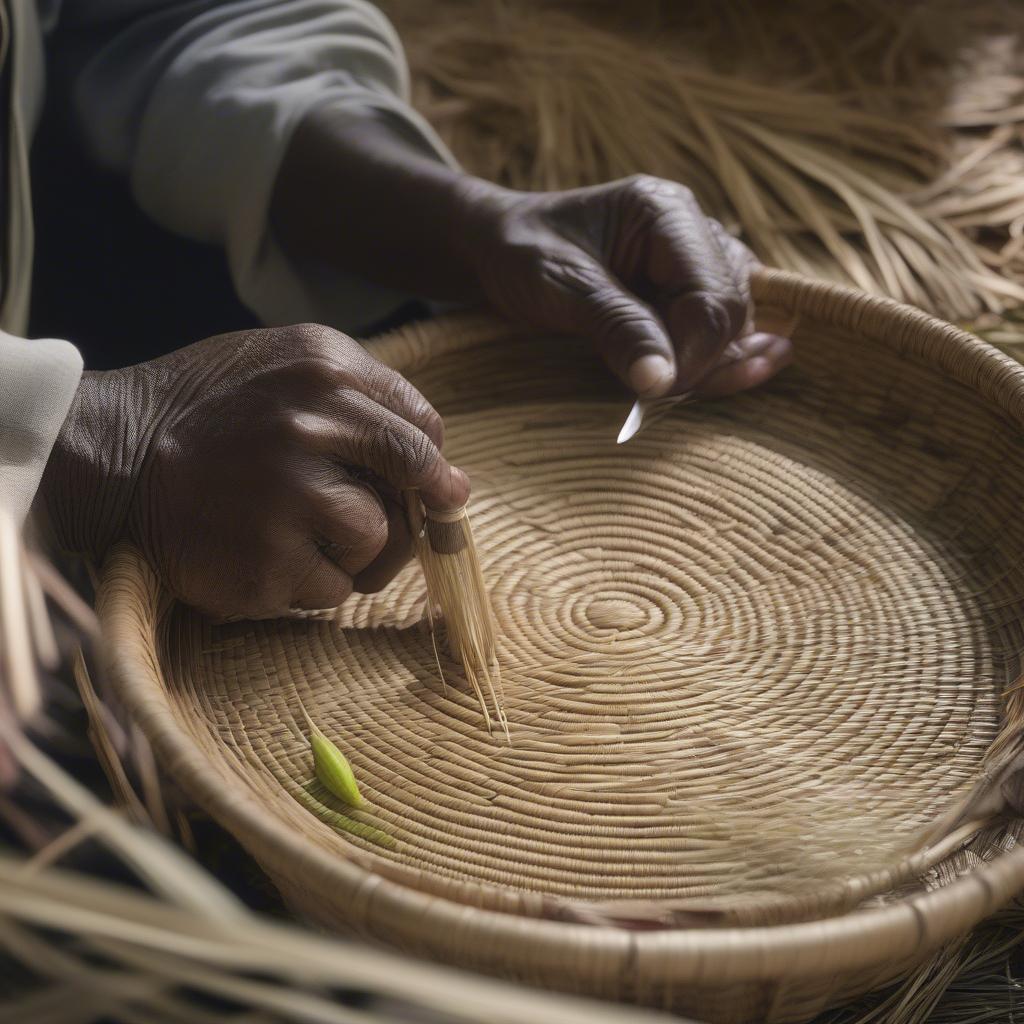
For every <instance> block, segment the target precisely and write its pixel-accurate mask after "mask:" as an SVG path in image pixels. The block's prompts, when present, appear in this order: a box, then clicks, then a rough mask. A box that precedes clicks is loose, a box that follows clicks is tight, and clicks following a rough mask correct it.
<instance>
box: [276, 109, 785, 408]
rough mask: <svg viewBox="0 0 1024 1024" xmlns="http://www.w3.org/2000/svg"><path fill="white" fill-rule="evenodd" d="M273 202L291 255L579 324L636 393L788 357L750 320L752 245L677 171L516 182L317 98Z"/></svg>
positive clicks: (540, 321) (565, 325)
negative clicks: (451, 161) (430, 150)
mask: <svg viewBox="0 0 1024 1024" xmlns="http://www.w3.org/2000/svg"><path fill="white" fill-rule="evenodd" d="M346 196H348V197H355V198H354V199H353V201H351V202H346V201H345V200H344V197H346ZM271 215H272V221H273V223H274V225H275V231H276V233H277V235H278V237H279V239H280V241H281V243H282V245H283V246H284V247H285V249H286V251H288V252H289V253H290V254H291V255H292V256H293V258H295V259H296V261H298V262H300V263H301V261H303V260H307V259H315V260H317V261H318V262H320V263H326V264H328V265H332V266H335V267H337V268H338V269H339V270H344V271H347V272H351V273H355V274H359V275H361V276H363V277H367V278H370V279H372V280H375V281H378V282H380V283H382V284H387V285H392V286H394V287H397V288H401V289H405V290H408V291H411V292H414V293H416V294H419V295H424V296H428V297H430V298H434V299H452V300H458V301H463V302H477V303H486V304H489V305H490V306H492V307H494V308H495V309H497V310H499V311H500V312H502V313H504V314H505V315H506V316H508V317H510V318H511V319H513V320H518V321H524V322H526V323H528V324H530V325H531V326H533V327H536V328H539V329H542V330H547V331H551V332H554V333H559V334H573V335H581V336H585V337H587V338H589V339H590V340H591V341H592V342H593V343H594V346H595V348H596V349H597V351H598V353H599V354H600V356H601V358H602V359H604V361H605V362H606V363H607V364H608V366H609V368H610V369H611V370H612V371H613V372H614V373H615V374H617V375H618V376H619V377H620V378H621V379H622V380H623V382H624V383H626V384H627V385H628V386H629V387H630V388H631V389H632V390H633V391H634V392H636V393H637V394H640V395H642V396H644V397H657V396H660V395H664V394H668V393H675V392H679V391H687V390H691V389H694V390H697V391H698V392H699V393H701V394H704V395H722V394H729V393H732V392H735V391H740V390H743V389H745V388H749V387H754V386H756V385H758V384H760V383H762V382H763V381H765V380H767V379H768V378H769V377H770V376H772V375H773V374H774V373H776V372H777V371H778V370H779V369H781V368H782V367H783V366H784V365H785V364H786V363H787V362H788V360H789V357H790V344H789V341H788V339H785V338H780V337H777V336H775V335H767V334H752V333H748V326H749V325H748V323H747V319H748V315H749V283H748V282H749V275H750V271H751V269H752V268H753V267H754V266H756V265H757V264H756V260H755V259H754V257H753V255H752V254H751V253H750V251H749V250H748V249H747V248H746V247H745V246H744V245H742V243H740V242H739V241H737V240H736V239H734V238H732V237H731V236H730V235H729V234H728V233H727V232H726V231H725V230H724V229H723V228H722V226H721V225H720V224H719V223H718V222H717V221H714V220H712V219H711V218H709V217H706V216H705V215H704V214H703V212H702V211H701V209H700V207H699V206H698V204H697V202H696V201H695V199H694V198H693V195H692V193H691V192H690V191H689V190H688V189H686V188H685V187H684V186H682V185H678V184H675V183H673V182H669V181H663V180H661V179H658V178H652V177H648V176H645V175H638V176H636V177H633V178H627V179H625V180H623V181H617V182H611V183H610V184H607V185H598V186H595V187H592V188H585V189H574V190H572V191H568V192H514V191H511V190H509V189H503V188H499V187H498V186H496V185H492V184H490V183H488V182H485V181H482V180H481V179H479V178H473V177H471V176H470V175H467V174H464V173H461V172H458V171H455V170H452V169H450V168H448V167H447V166H445V165H443V164H441V163H439V162H438V161H437V160H435V159H433V158H431V157H428V156H425V155H424V154H423V153H422V152H421V151H420V150H419V149H417V148H416V147H415V146H413V145H412V144H410V143H409V142H407V141H406V140H405V139H404V138H403V137H402V136H401V135H400V134H399V133H398V132H397V130H396V129H395V128H394V127H393V126H392V125H391V124H390V123H389V122H388V121H387V120H386V115H382V114H367V115H365V116H363V117H359V118H356V117H353V116H352V115H351V114H341V113H339V112H337V111H333V110H330V109H324V110H319V111H314V112H313V113H312V114H311V115H310V116H309V117H307V118H306V120H305V121H304V122H303V124H302V125H301V126H300V128H299V129H298V131H297V132H296V134H295V137H294V139H293V140H292V144H291V146H290V148H289V150H288V152H287V154H286V157H285V160H284V163H283V165H282V167H281V171H280V174H279V176H278V181H277V188H276V191H275V193H274V197H273V203H272V207H271ZM727 347H729V350H728V352H727V351H726V349H727Z"/></svg>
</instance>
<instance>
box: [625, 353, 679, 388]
mask: <svg viewBox="0 0 1024 1024" xmlns="http://www.w3.org/2000/svg"><path fill="white" fill-rule="evenodd" d="M674 378H675V374H674V373H673V371H672V364H671V363H670V362H669V361H668V360H667V359H666V358H665V357H664V356H653V355H652V356H641V357H640V358H639V359H638V360H637V361H636V362H635V363H633V365H632V366H631V367H630V368H629V386H630V387H631V388H632V389H633V390H634V391H635V392H636V393H637V394H638V395H646V394H650V393H651V392H661V391H664V390H666V389H667V388H668V387H669V385H670V384H671V383H672V381H673V379H674Z"/></svg>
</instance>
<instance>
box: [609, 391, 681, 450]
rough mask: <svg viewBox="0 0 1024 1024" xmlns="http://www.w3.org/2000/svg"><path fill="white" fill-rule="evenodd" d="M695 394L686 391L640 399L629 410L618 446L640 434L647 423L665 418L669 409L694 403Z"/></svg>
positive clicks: (617, 442) (620, 432) (620, 433)
mask: <svg viewBox="0 0 1024 1024" xmlns="http://www.w3.org/2000/svg"><path fill="white" fill-rule="evenodd" d="M692 401H693V392H692V391H684V392H683V393H682V394H681V395H667V396H666V397H664V398H653V399H650V400H649V401H645V400H644V399H642V398H638V399H637V400H636V401H635V402H634V403H633V408H632V409H630V410H629V415H628V416H627V417H626V422H625V423H623V424H622V429H621V430H620V431H619V436H618V439H617V441H616V444H625V443H626V442H627V441H629V440H630V439H631V438H634V437H636V435H637V434H639V433H640V428H641V427H642V426H643V425H644V424H645V423H653V422H654V421H655V420H656V419H659V418H660V417H662V416H664V414H665V413H667V412H668V411H669V409H671V408H673V407H674V406H676V405H678V404H679V403H680V402H692Z"/></svg>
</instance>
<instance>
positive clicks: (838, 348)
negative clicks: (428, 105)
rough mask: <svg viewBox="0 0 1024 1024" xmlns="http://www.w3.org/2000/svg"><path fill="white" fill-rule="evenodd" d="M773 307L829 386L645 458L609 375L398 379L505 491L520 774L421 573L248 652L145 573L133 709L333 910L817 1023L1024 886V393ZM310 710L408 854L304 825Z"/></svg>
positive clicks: (110, 587) (681, 427)
mask: <svg viewBox="0 0 1024 1024" xmlns="http://www.w3.org/2000/svg"><path fill="white" fill-rule="evenodd" d="M754 295H755V300H756V304H757V309H758V317H759V319H761V320H762V321H763V322H766V323H767V322H773V323H776V324H777V323H779V322H780V321H782V322H783V323H785V324H786V326H787V327H788V328H789V329H791V330H792V332H793V336H794V339H795V342H796V352H797V357H796V361H795V365H794V367H793V368H791V369H790V370H789V371H787V372H786V373H785V374H784V375H783V376H782V377H781V378H780V379H779V380H778V381H776V382H774V383H773V384H771V385H770V386H768V387H766V388H764V389H762V390H759V391H757V392H755V393H751V394H747V395H742V396H739V397H737V398H734V399H730V400H727V401H720V402H709V403H701V404H695V405H684V406H677V407H675V408H674V409H673V410H672V411H671V412H670V413H668V414H666V415H664V416H663V417H662V418H660V419H658V420H656V421H655V422H653V423H652V424H650V425H649V426H647V427H645V429H644V431H643V432H642V433H641V434H640V435H639V436H638V437H637V438H636V439H635V440H634V441H631V442H630V443H629V444H628V445H625V446H621V447H618V446H616V445H615V443H614V442H615V436H616V432H617V430H618V427H619V426H620V424H621V422H622V419H623V416H624V414H625V412H626V410H627V409H628V402H627V401H626V400H625V397H624V396H623V395H622V394H621V393H620V392H618V391H616V390H615V388H614V387H613V386H612V384H611V382H610V379H609V377H608V375H607V374H606V373H605V372H604V371H603V370H602V369H601V367H600V366H599V365H598V363H597V361H596V360H595V359H594V358H593V357H592V356H591V354H590V353H589V352H588V351H587V350H586V349H585V348H584V347H582V346H579V345H577V344H575V343H572V342H568V341H564V340H560V339H553V338H545V337H534V336H530V335H528V334H524V333H523V332H522V331H517V330H516V329H514V328H512V327H509V326H508V325H506V324H503V323H499V322H497V321H493V320H490V319H484V318H479V317H469V316H467V317H461V318H453V319H449V320H442V321H436V322H430V323H426V324H420V325H415V326H412V327H409V328H406V329H404V330H402V331H399V332H398V333H395V334H392V335H389V336H387V337H384V338H382V339H380V340H378V341H376V342H374V343H372V350H373V351H374V352H375V354H377V355H378V356H379V357H380V358H381V359H383V360H385V361H386V362H388V363H390V364H391V365H393V366H395V367H397V368H398V369H399V370H401V371H402V372H403V373H405V374H406V375H407V376H409V377H410V378H411V379H412V380H413V381H414V382H415V383H416V384H417V385H418V386H419V387H420V389H421V390H422V391H423V392H424V393H425V394H426V395H427V396H428V397H429V398H430V399H431V400H432V401H433V402H434V404H435V405H436V406H437V408H438V409H439V410H440V412H441V413H442V414H443V416H444V417H445V420H446V423H447V426H448V442H447V450H448V453H449V455H450V457H451V458H452V459H453V460H454V461H455V462H456V463H458V464H459V465H462V466H464V467H465V468H466V469H467V470H468V471H469V473H470V475H471V477H472V479H473V481H474V488H475V490H474V498H473V503H472V509H473V514H474V524H475V530H476V534H477V539H478V543H479V546H480V549H481V554H482V559H483V564H484V570H485V573H486V575H487V578H488V580H489V581H490V583H491V585H492V587H493V601H494V606H495V611H496V615H497V617H498V620H499V623H500V625H501V628H502V630H503V633H504V639H503V646H502V652H501V663H502V670H503V676H504V683H505V693H506V710H507V712H508V717H509V721H510V724H511V728H512V744H511V746H509V745H506V744H505V743H504V741H503V739H502V738H500V737H499V736H497V735H496V736H494V737H491V736H489V735H488V734H487V732H486V730H485V728H484V726H483V723H482V721H481V718H480V715H479V711H478V709H477V707H476V705H475V701H474V699H473V697H472V695H471V694H470V693H468V692H467V689H466V687H465V685H460V680H459V677H458V672H457V670H456V668H455V666H454V665H453V664H451V663H447V664H446V673H447V679H448V685H447V687H444V686H443V685H442V681H441V679H440V678H439V676H438V671H437V667H436V665H435V661H434V654H433V649H432V646H431V641H430V637H429V634H428V633H427V631H426V629H425V624H424V622H423V583H422V578H421V576H420V574H419V572H418V571H417V569H416V567H415V566H410V567H409V568H408V569H407V570H406V571H405V572H404V573H403V574H402V575H401V576H400V577H399V578H398V579H397V580H396V581H395V583H394V584H393V585H392V586H391V587H389V588H388V589H387V590H386V591H385V592H383V593H381V594H379V595H375V596H372V597H361V598H357V599H354V600H353V601H352V602H351V603H350V604H348V605H346V606H345V607H344V608H343V609H342V610H341V611H340V612H339V613H338V615H337V618H336V620H335V621H333V622H331V621H316V620H305V621H288V622H270V623H256V624H252V623H235V624H230V625H223V626H215V625H213V624H211V623H209V622H207V621H205V620H203V619H202V618H201V617H199V616H197V615H196V614H194V613H192V612H190V611H189V610H187V609H185V608H182V607H180V606H177V605H175V604H174V603H173V602H171V601H169V600H168V599H167V598H166V595H164V594H162V592H161V590H160V588H159V586H158V584H157V582H156V580H155V579H154V577H153V575H152V573H151V572H150V570H149V569H148V567H147V566H146V564H145V562H144V561H143V559H142V558H141V557H140V556H139V554H138V553H137V552H135V551H134V550H132V549H130V548H122V549H120V550H119V551H117V552H116V553H115V554H114V555H113V556H112V557H111V558H110V559H109V560H108V563H107V565H106V566H105V569H104V572H103V579H102V585H101V589H100V595H99V610H100V614H101V618H102V621H103V624H104V628H105V630H106V632H107V634H108V637H109V639H110V641H111V646H112V648H113V654H112V666H111V667H112V675H113V679H114V683H115V686H116V689H117V690H118V693H119V696H120V698H121V699H122V700H123V702H124V703H125V705H126V706H127V708H128V709H129V711H130V712H131V713H132V714H133V715H134V716H135V718H136V719H137V720H138V722H139V724H140V725H141V727H142V729H143V730H144V731H145V733H146V735H147V736H148V738H149V740H150V741H151V743H152V745H153V747H154V749H155V750H156V752H157V754H158V756H159V757H160V759H161V760H162V762H163V764H164V766H165V767H166V769H167V770H168V771H169V772H170V774H171V775H172V776H173V777H174V779H176V780H177V782H178V783H180V784H181V785H182V786H183V787H184V788H185V789H186V790H187V791H188V792H189V793H190V794H191V795H192V796H193V797H194V798H195V799H196V800H197V801H198V802H199V803H200V804H201V805H203V806H204V807H205V808H206V809H207V810H208V811H209V812H210V813H211V814H212V815H213V816H214V817H215V818H217V819H218V820H219V821H220V822H221V823H223V824H224V825H225V826H226V827H227V828H228V829H230V830H231V831H232V832H233V833H234V834H235V835H236V836H237V837H238V838H239V839H240V840H241V842H242V843H244V844H245V845H246V846H247V847H248V849H249V850H250V851H251V852H252V853H253V854H254V855H255V857H256V858H257V859H258V860H259V861H260V862H261V863H262V865H263V866H264V867H265V869H266V870H267V871H268V873H269V874H270V875H271V877H272V878H273V879H274V880H275V881H276V883H277V884H278V885H279V886H280V888H281V890H282V892H283V893H284V894H285V895H286V897H287V898H288V899H289V901H290V902H291V903H292V905H293V907H294V908H295V909H296V911H297V912H300V913H302V914H304V915H306V916H308V917H311V918H313V919H315V920H317V921H319V922H322V923H323V924H326V925H328V926H329V927H332V928H336V929H341V930H347V931H352V932H355V933H358V934H361V935H364V936H368V937H372V938H375V939H379V940H383V941H385V942H387V943H389V944H392V945H394V946H397V947H400V948H402V949H405V950H408V951H411V952H414V953H417V954H422V955H425V956H427V957H430V958H433V959H436V960H439V961H444V962H448V963H453V964H458V965H461V966H467V967H472V968H476V969H479V970H482V971H487V972H492V973H495V974H499V975H502V976H505V977H507V978H512V979H522V980H525V981H529V982H533V983H538V984H541V985H544V986H549V987H552V988H558V989H563V990H569V991H575V992H582V993H587V994H590V995H597V996H601V997H607V998H612V999H625V1000H633V1001H638V1002H642V1003H647V1004H653V1005H658V1006H668V1007H671V1008H674V1009H676V1010H679V1011H682V1012H686V1013H689V1014H691V1015H693V1016H696V1017H700V1018H703V1019H712V1020H716V1021H757V1020H771V1021H789V1020H794V1021H795V1020H806V1019H808V1018H809V1017H811V1016H813V1015H814V1014H815V1013H816V1012H818V1011H819V1010H821V1009H822V1008H824V1007H826V1006H829V1005H834V1004H836V1003H838V1002H840V1001H842V1000H844V999H848V998H851V997H852V996H854V995H856V994H858V993H861V992H864V991H867V990H869V989H871V988H874V987H877V986H880V985H883V984H885V983H887V982H889V981H892V980H895V979H897V978H900V977H902V976H905V975H907V974H908V973H909V972H910V971H912V970H913V969H914V967H915V966H916V965H917V964H919V963H921V962H922V961H923V960H924V958H926V957H927V956H928V955H930V954H931V953H932V952H933V951H934V950H935V949H936V948H938V947H939V946H941V945H942V944H943V943H945V942H948V941H950V940H952V939H954V938H956V937H958V936H960V935H962V934H963V933H964V932H966V931H967V930H968V929H970V928H971V927H972V926H973V925H975V924H976V923H977V922H979V921H980V920H981V919H982V918H984V917H985V916H986V915H988V914H989V913H991V912H992V911H993V910H995V909H996V908H997V907H999V906H1000V905H1001V904H1003V903H1004V902H1005V901H1007V900H1008V899H1009V898H1010V897H1012V896H1013V895H1015V894H1016V893H1018V892H1020V891H1021V890H1022V889H1024V849H1021V848H1019V847H1017V846H1016V843H1015V836H1016V834H1017V831H1016V825H1015V821H1014V819H1013V818H1012V817H1010V816H1008V815H1005V814H1003V815H1002V816H999V815H998V814H996V816H995V817H994V816H993V814H994V812H999V811H1001V809H1002V808H1001V802H1000V793H1001V792H1002V791H1003V790H1004V789H1006V788H1008V786H1002V787H1001V786H1000V785H999V784H998V783H1000V781H1001V780H1004V779H1006V778H1011V775H1010V773H1011V771H1012V768H1013V760H1014V757H1015V755H1016V752H1017V736H1018V733H1019V730H1020V722H1021V700H1022V697H1021V691H1020V690H1014V689H1013V684H1014V682H1015V681H1016V680H1017V678H1018V677H1019V675H1020V673H1021V667H1020V656H1019V652H1020V649H1021V645H1022V643H1024V632H1022V627H1021V623H1022V620H1024V615H1022V602H1024V558H1022V556H1024V518H1022V517H1021V515H1020V512H1019V510H1020V503H1021V497H1022V494H1024V447H1022V444H1021V439H1022V432H1021V424H1022V423H1024V368H1021V367H1019V366H1018V365H1016V364H1015V363H1013V362H1011V361H1010V360H1008V359H1006V358H1005V357H1003V356H1001V355H999V354H998V353H997V352H995V350H993V349H991V348H990V347H988V346H986V345H984V344H982V343H981V342H979V341H977V340H976V339H974V338H972V337H970V336H969V335H966V334H964V333H963V332H961V331H959V330H957V329H956V328H953V327H951V326H949V325H947V324H943V323H941V322H939V321H937V320H934V319H932V318H930V317H927V316H925V315H924V314H922V313H920V312H918V311H916V310H912V309H910V308H908V307H904V306H900V305H898V304H896V303H893V302H891V301H889V300H883V299H877V298H872V297H869V296H866V295H863V294H859V293H855V292H852V291H849V290H847V289H845V288H842V287H838V286H833V285H826V284H819V283H812V282H809V281H807V280H805V279H802V278H798V277H795V276H793V275H790V274H783V273H774V272H772V273H766V274H763V275H761V276H760V277H758V279H757V280H756V281H755V288H754ZM296 691H297V692H298V694H299V695H301V697H302V700H303V702H304V704H305V705H306V706H307V707H308V708H309V709H310V710H311V711H312V712H313V715H314V717H315V718H316V719H317V721H318V723H319V724H320V725H321V726H322V727H323V728H324V730H325V731H326V732H328V733H329V734H330V735H332V736H333V737H334V738H336V739H337V740H338V741H339V742H340V743H341V744H342V746H343V747H344V748H345V749H346V751H347V752H348V754H349V756H350V759H351V761H352V763H353V765H354V768H355V770H356V773H357V775H358V777H359V779H360V783H361V786H362V789H363V791H364V794H365V795H366V796H367V797H368V799H369V801H370V805H371V806H370V809H369V810H368V811H367V812H366V814H365V818H366V820H368V821H371V822H372V823H374V824H376V825H377V826H378V827H380V828H382V829H384V830H385V831H387V832H388V833H390V834H391V835H392V836H393V837H394V838H395V840H396V846H395V848H394V849H382V848H380V847H377V846H373V845H369V844H367V843H365V842H363V841H362V840H360V839H357V838H354V837H351V836H347V835H340V834H338V833H336V832H334V831H333V830H332V829H331V828H329V827H327V826H326V825H325V824H322V823H321V822H320V821H319V820H318V819H317V818H316V817H314V816H313V815H312V814H310V813H309V812H308V810H307V809H306V808H305V807H303V806H302V805H301V804H300V803H299V802H298V801H297V800H296V799H295V794H296V793H297V792H298V790H299V788H300V787H301V786H302V784H303V783H305V782H306V781H308V780H309V779H310V777H311V765H310V758H309V751H308V745H307V743H306V739H305V729H304V727H303V725H302V716H301V712H300V711H299V708H298V707H297V702H296ZM1008 691H1009V692H1008ZM968 797H970V798H971V799H969V800H967V802H966V803H965V799H966V798H968ZM924 835H928V836H929V837H930V838H929V841H928V843H927V844H923V841H922V836H924Z"/></svg>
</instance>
